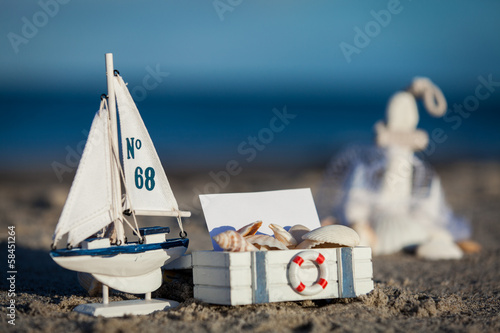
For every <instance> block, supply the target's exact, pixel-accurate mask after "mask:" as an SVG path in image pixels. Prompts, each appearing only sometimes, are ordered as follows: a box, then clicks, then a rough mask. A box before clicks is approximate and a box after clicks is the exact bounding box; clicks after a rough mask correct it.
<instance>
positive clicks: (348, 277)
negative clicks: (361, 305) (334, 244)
mask: <svg viewBox="0 0 500 333" xmlns="http://www.w3.org/2000/svg"><path fill="white" fill-rule="evenodd" d="M341 257H342V259H341V262H342V285H341V286H339V287H340V288H342V289H341V290H342V293H341V297H356V292H355V291H354V267H353V262H352V247H343V248H341Z"/></svg>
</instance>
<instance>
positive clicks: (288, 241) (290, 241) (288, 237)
mask: <svg viewBox="0 0 500 333" xmlns="http://www.w3.org/2000/svg"><path fill="white" fill-rule="evenodd" d="M269 228H271V230H272V231H273V233H274V238H276V239H277V240H279V241H280V242H282V243H283V244H285V246H286V247H287V248H292V247H295V245H297V240H296V239H295V238H294V237H293V236H292V234H290V233H289V232H288V231H286V230H285V229H284V228H283V227H282V226H279V225H277V224H272V223H271V224H270V225H269Z"/></svg>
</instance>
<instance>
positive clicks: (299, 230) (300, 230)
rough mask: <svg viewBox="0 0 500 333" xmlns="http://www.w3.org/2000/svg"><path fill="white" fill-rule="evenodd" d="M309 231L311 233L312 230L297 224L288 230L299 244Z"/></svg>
mask: <svg viewBox="0 0 500 333" xmlns="http://www.w3.org/2000/svg"><path fill="white" fill-rule="evenodd" d="M309 231H311V229H309V228H308V227H306V226H303V225H302V224H296V225H294V226H293V227H291V228H290V229H289V230H288V232H289V233H290V235H292V237H293V238H295V240H296V241H297V243H299V242H301V241H302V236H304V235H305V234H307V233H308V232H309Z"/></svg>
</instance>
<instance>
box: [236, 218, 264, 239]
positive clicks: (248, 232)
mask: <svg viewBox="0 0 500 333" xmlns="http://www.w3.org/2000/svg"><path fill="white" fill-rule="evenodd" d="M261 225H262V221H257V222H254V223H250V224H247V225H246V226H244V227H242V228H241V229H239V230H238V231H236V232H237V233H239V234H240V235H242V236H243V237H246V236H252V235H255V233H257V230H259V228H260V226H261Z"/></svg>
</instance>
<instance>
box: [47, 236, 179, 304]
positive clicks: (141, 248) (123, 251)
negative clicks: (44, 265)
mask: <svg viewBox="0 0 500 333" xmlns="http://www.w3.org/2000/svg"><path fill="white" fill-rule="evenodd" d="M188 244H189V240H188V239H187V238H176V239H169V240H166V241H164V242H161V243H153V244H138V243H129V244H126V245H121V246H116V245H112V246H109V247H104V248H98V249H82V248H74V249H61V250H53V251H51V252H50V256H51V257H52V259H53V260H54V261H55V262H56V263H57V264H58V265H59V266H61V267H64V268H66V269H69V270H73V271H77V272H84V273H90V274H92V275H93V276H94V278H96V280H97V281H99V282H101V283H103V284H105V285H107V286H109V287H111V288H113V289H116V290H120V291H124V292H129V293H134V294H142V293H146V292H150V291H153V290H156V289H158V288H159V287H160V286H161V282H162V274H161V267H162V266H164V265H166V264H167V263H169V262H171V261H173V260H175V259H177V258H179V257H180V256H182V255H183V254H184V253H185V252H186V250H187V247H188Z"/></svg>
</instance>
